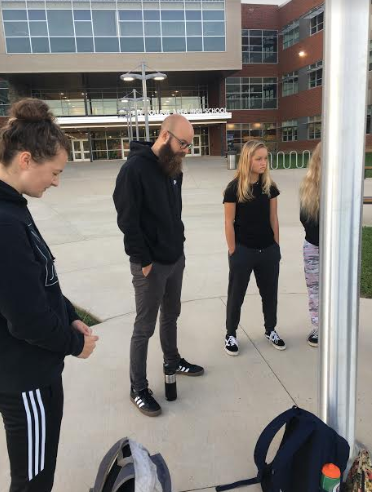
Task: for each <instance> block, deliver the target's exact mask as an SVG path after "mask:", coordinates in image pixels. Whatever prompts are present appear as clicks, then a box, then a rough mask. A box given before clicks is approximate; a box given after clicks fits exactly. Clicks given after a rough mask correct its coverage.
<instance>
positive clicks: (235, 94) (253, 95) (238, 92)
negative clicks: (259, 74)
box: [226, 77, 277, 110]
mask: <svg viewBox="0 0 372 492" xmlns="http://www.w3.org/2000/svg"><path fill="white" fill-rule="evenodd" d="M226 101H227V108H228V109H229V110H231V109H262V108H264V109H275V108H277V79H275V78H274V79H273V78H249V77H228V78H227V79H226Z"/></svg>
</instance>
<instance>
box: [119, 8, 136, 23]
mask: <svg viewBox="0 0 372 492" xmlns="http://www.w3.org/2000/svg"><path fill="white" fill-rule="evenodd" d="M119 19H120V20H126V21H131V20H138V21H140V20H142V10H119Z"/></svg>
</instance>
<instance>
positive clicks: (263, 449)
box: [254, 407, 299, 482]
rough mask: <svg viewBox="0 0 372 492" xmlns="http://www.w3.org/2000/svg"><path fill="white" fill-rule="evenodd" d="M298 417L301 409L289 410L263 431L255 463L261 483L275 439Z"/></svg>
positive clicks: (257, 447)
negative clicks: (268, 454) (271, 445)
mask: <svg viewBox="0 0 372 492" xmlns="http://www.w3.org/2000/svg"><path fill="white" fill-rule="evenodd" d="M298 415H299V409H298V408H297V407H293V408H290V409H289V410H287V411H285V412H283V413H281V414H280V415H278V416H277V417H276V418H275V419H274V420H272V421H271V422H270V424H268V425H267V426H266V427H265V429H264V430H263V431H262V433H261V435H260V437H259V438H258V441H257V444H256V447H255V449H254V462H255V463H256V466H257V469H258V476H257V478H258V479H259V482H260V481H261V479H262V473H263V470H264V469H265V464H266V457H267V453H268V451H269V447H270V444H271V443H272V441H273V439H274V437H275V436H276V434H277V433H278V432H279V431H280V429H281V428H282V427H283V426H284V425H286V424H288V422H290V421H291V419H292V418H293V417H295V416H298Z"/></svg>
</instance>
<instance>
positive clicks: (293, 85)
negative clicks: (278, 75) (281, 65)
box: [282, 72, 298, 97]
mask: <svg viewBox="0 0 372 492" xmlns="http://www.w3.org/2000/svg"><path fill="white" fill-rule="evenodd" d="M297 92H298V72H290V73H287V74H285V75H283V77H282V97H285V96H290V95H292V94H297Z"/></svg>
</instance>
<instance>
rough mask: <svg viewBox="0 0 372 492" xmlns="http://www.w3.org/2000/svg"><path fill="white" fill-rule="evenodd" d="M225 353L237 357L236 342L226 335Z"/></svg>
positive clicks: (233, 338)
mask: <svg viewBox="0 0 372 492" xmlns="http://www.w3.org/2000/svg"><path fill="white" fill-rule="evenodd" d="M225 352H226V353H227V354H229V355H238V354H239V346H238V340H237V339H236V337H233V336H232V335H226V337H225Z"/></svg>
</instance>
